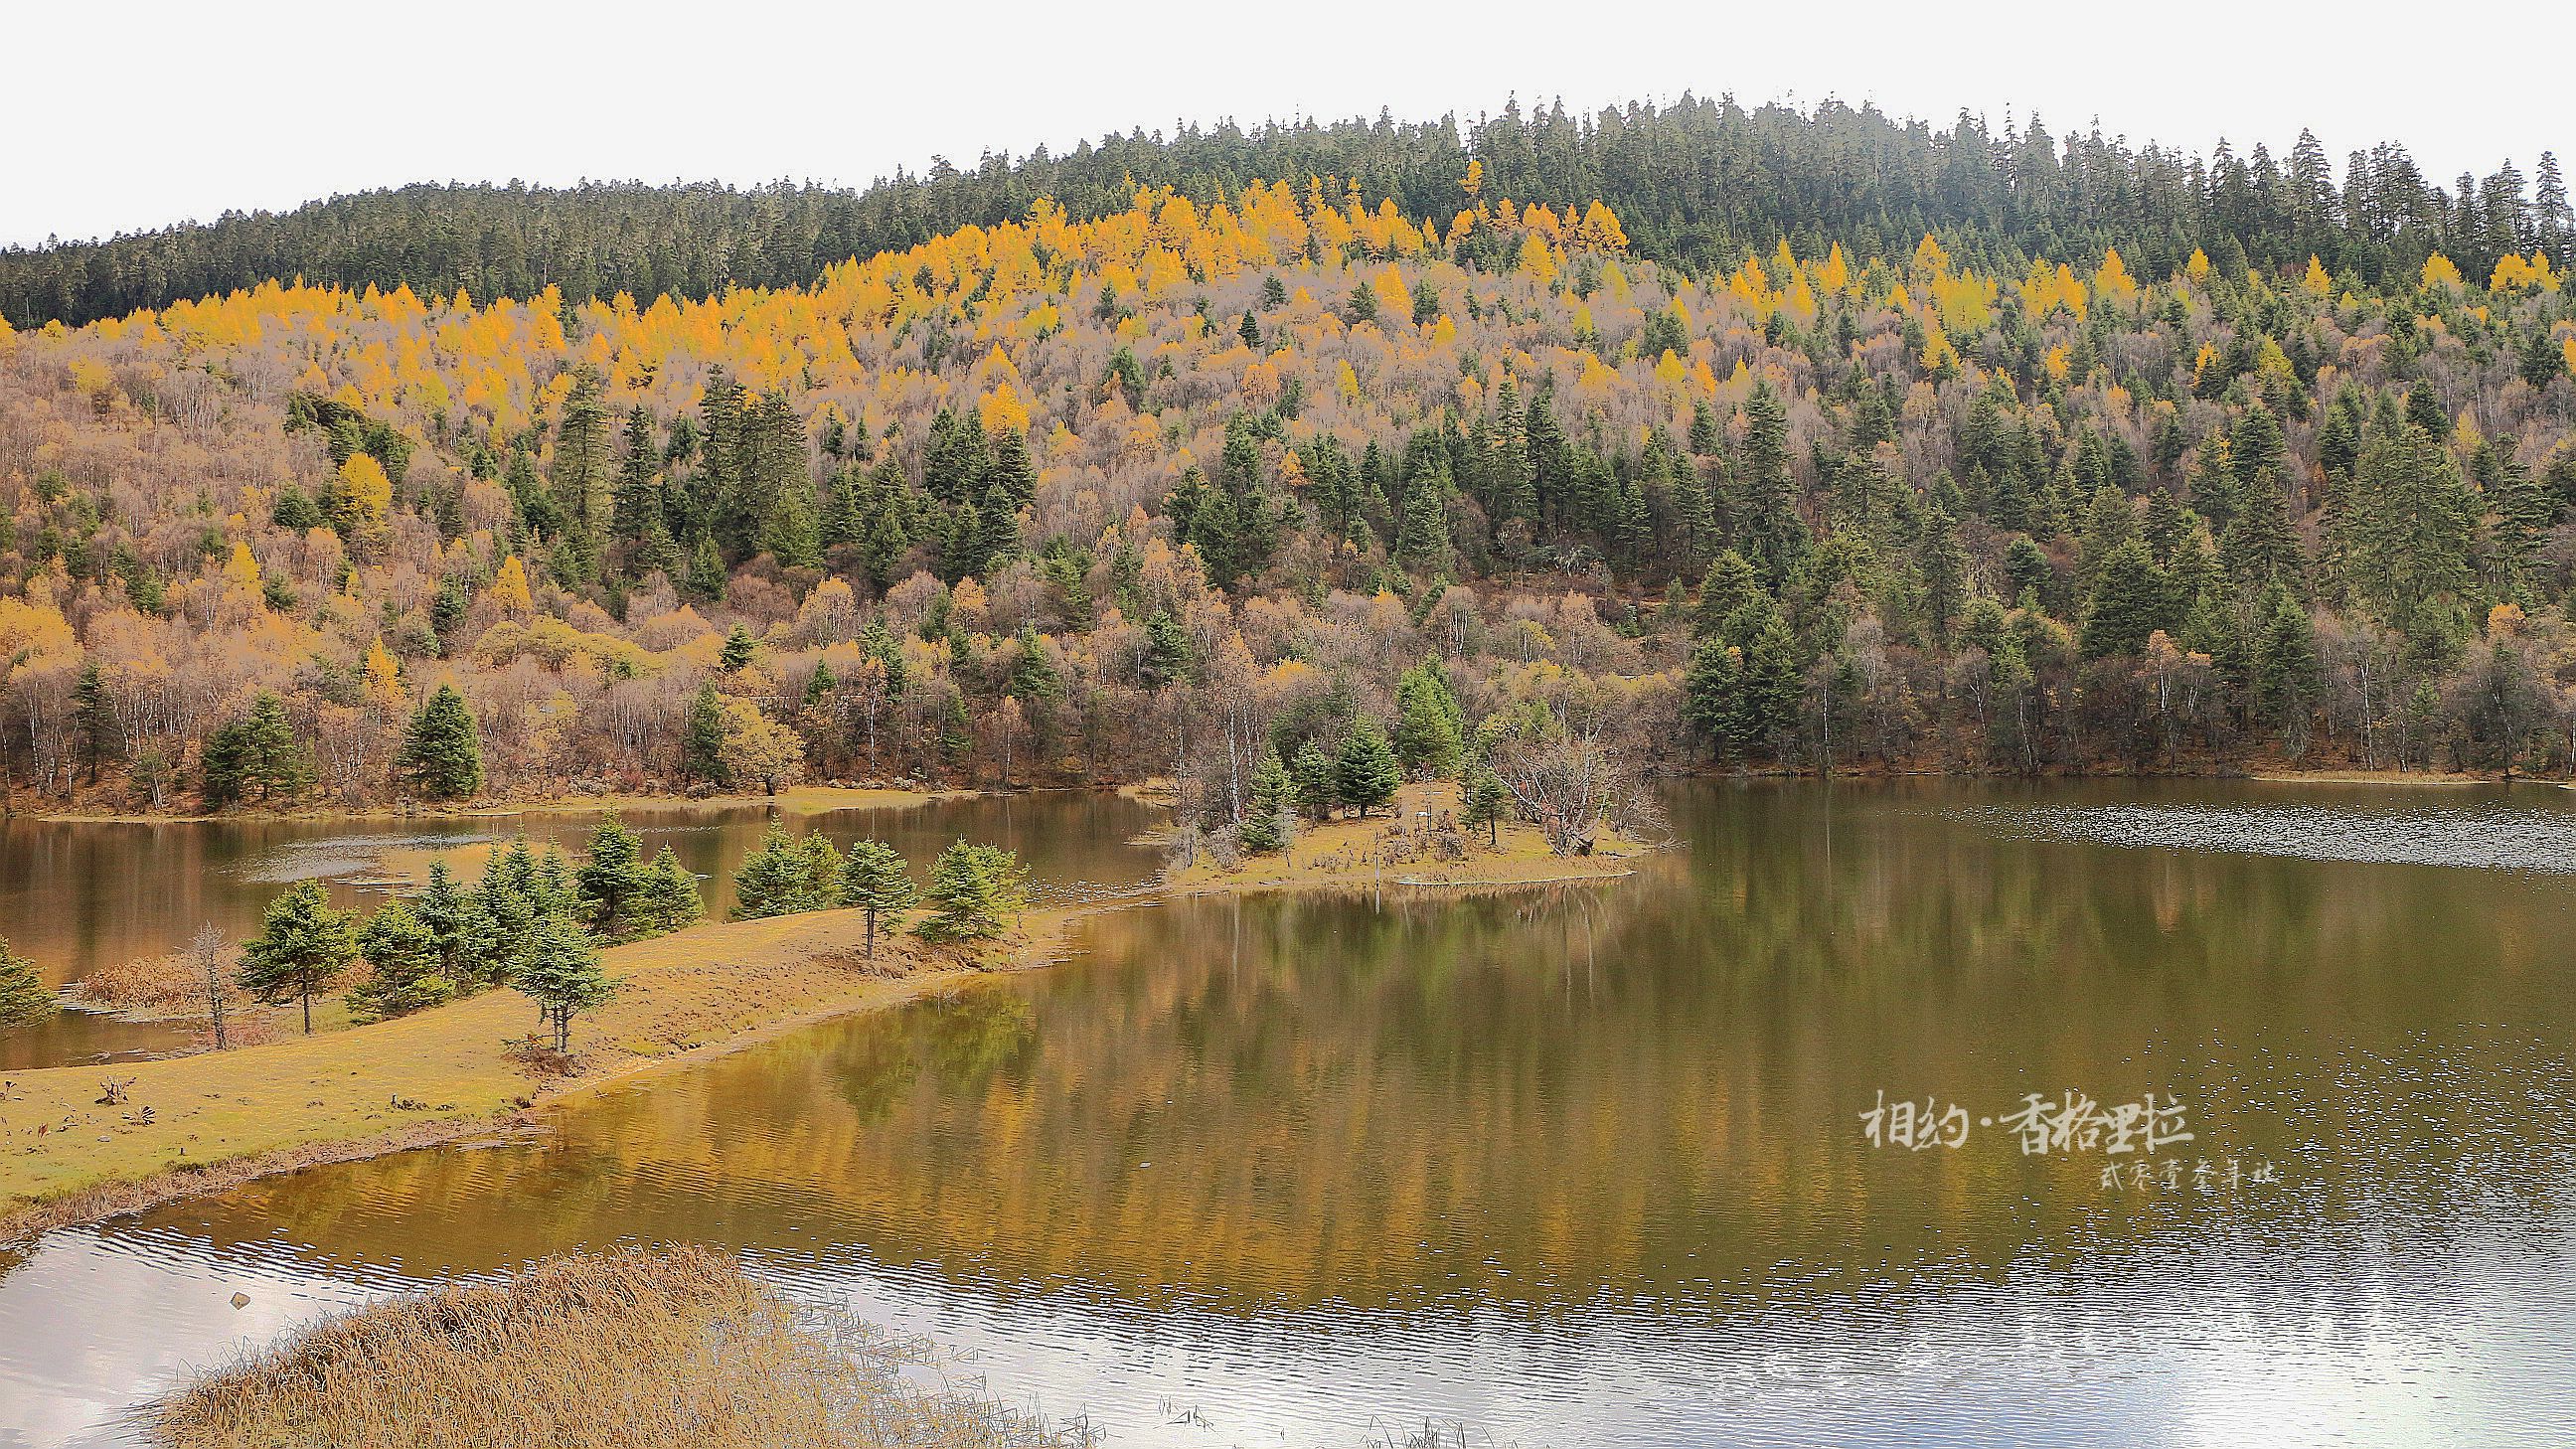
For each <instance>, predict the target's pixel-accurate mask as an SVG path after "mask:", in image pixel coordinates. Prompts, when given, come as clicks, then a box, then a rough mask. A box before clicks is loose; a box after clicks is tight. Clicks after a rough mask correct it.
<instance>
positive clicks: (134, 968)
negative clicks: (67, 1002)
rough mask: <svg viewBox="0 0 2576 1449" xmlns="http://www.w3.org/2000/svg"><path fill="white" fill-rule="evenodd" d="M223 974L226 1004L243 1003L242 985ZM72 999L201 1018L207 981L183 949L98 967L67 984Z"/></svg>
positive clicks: (145, 1013)
mask: <svg viewBox="0 0 2576 1449" xmlns="http://www.w3.org/2000/svg"><path fill="white" fill-rule="evenodd" d="M229 978H230V973H229V972H227V973H226V980H225V986H224V1000H225V1002H226V1004H227V1005H231V1004H237V1003H241V1002H243V1001H245V1000H246V999H247V998H245V997H244V996H243V994H242V992H241V988H239V987H238V986H235V985H233V984H231V981H230V979H229ZM71 996H72V1000H73V1001H75V1002H77V1003H79V1004H80V1005H82V1006H85V1007H88V1008H90V1009H91V1010H94V1011H114V1012H123V1013H126V1014H129V1015H133V1016H140V1017H180V1018H189V1017H203V1016H204V1015H205V1014H206V979H205V975H204V973H203V972H202V970H201V969H200V968H199V966H198V964H197V962H196V960H195V959H194V958H192V957H190V956H189V955H188V953H187V952H185V951H173V952H171V953H170V954H169V955H166V956H137V957H135V958H134V959H133V960H131V961H127V962H124V963H122V964H118V965H109V966H101V967H99V968H97V969H96V970H94V971H91V972H90V973H89V974H88V975H86V976H83V977H81V978H80V979H79V980H78V981H75V982H73V983H72V986H71Z"/></svg>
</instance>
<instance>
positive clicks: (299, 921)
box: [237, 880, 358, 1036]
mask: <svg viewBox="0 0 2576 1449" xmlns="http://www.w3.org/2000/svg"><path fill="white" fill-rule="evenodd" d="M357 959H358V933H357V931H356V929H355V928H354V927H352V926H351V925H350V924H349V918H348V917H346V916H344V915H342V914H340V913H339V912H338V911H335V910H333V909H331V898H330V896H329V894H328V893H326V892H325V891H324V890H323V889H322V883H321V882H320V881H318V880H308V881H305V882H303V883H302V884H300V885H297V886H295V887H294V888H293V889H291V890H289V891H287V892H286V893H285V894H284V895H281V896H279V897H278V898H277V899H275V900H273V901H270V902H269V903H268V909H267V910H266V911H264V912H262V913H261V915H260V923H259V934H258V935H257V936H255V937H252V938H251V940H250V941H249V942H248V943H247V944H245V945H244V946H243V947H242V963H241V972H240V975H239V977H238V978H237V979H238V980H239V981H240V982H241V986H242V989H243V990H244V991H247V992H249V993H250V994H251V995H253V996H256V997H258V998H259V999H260V1000H262V1001H264V1002H267V1003H268V1004H269V1005H271V1006H279V1005H283V1004H285V1003H286V1002H289V1001H300V1002H301V1003H303V1007H304V1033H305V1035H307V1036H310V1035H312V1034H313V998H314V997H315V996H318V995H320V994H321V993H322V992H325V991H328V990H330V989H331V987H332V986H333V985H334V984H335V983H337V982H338V981H339V979H340V978H341V976H343V975H344V974H346V973H347V971H348V969H349V966H350V964H351V963H352V962H354V961H356V960H357Z"/></svg>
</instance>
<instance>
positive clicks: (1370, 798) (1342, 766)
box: [1333, 714, 1404, 817]
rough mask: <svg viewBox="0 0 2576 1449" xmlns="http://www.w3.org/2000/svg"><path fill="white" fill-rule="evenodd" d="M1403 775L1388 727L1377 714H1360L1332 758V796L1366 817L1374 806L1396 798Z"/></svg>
mask: <svg viewBox="0 0 2576 1449" xmlns="http://www.w3.org/2000/svg"><path fill="white" fill-rule="evenodd" d="M1403 778H1404V773H1403V770H1402V769H1401V767H1399V766H1398V765H1397V763H1396V759H1395V747H1394V746H1392V745H1390V744H1388V743H1387V739H1386V731H1385V730H1384V729H1383V728H1381V727H1380V726H1379V725H1378V722H1377V718H1376V716H1374V715H1367V714H1363V715H1361V716H1360V717H1359V718H1358V719H1357V720H1356V721H1354V722H1353V723H1352V725H1351V732H1350V733H1349V734H1348V735H1347V736H1345V737H1344V738H1343V740H1342V750H1341V753H1340V755H1338V756H1336V757H1335V759H1334V761H1333V798H1334V799H1335V800H1337V801H1339V802H1341V803H1342V804H1344V805H1348V806H1350V807H1351V808H1352V809H1353V810H1355V811H1357V812H1358V813H1359V814H1360V815H1361V816H1363V817H1365V816H1366V815H1367V814H1368V813H1369V811H1370V809H1371V808H1373V807H1375V806H1379V805H1384V804H1386V803H1387V802H1388V801H1390V800H1393V799H1394V798H1395V787H1396V785H1397V784H1398V783H1399V782H1400V781H1402V780H1403Z"/></svg>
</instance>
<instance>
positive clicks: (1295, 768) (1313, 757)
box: [1289, 740, 1334, 820]
mask: <svg viewBox="0 0 2576 1449" xmlns="http://www.w3.org/2000/svg"><path fill="white" fill-rule="evenodd" d="M1289 773H1290V776H1291V778H1292V779H1293V780H1294V781H1295V786H1294V789H1293V792H1292V798H1293V799H1294V800H1295V801H1296V802H1297V813H1298V814H1300V815H1303V816H1305V817H1306V818H1307V819H1309V820H1329V819H1331V818H1332V815H1333V800H1334V794H1333V757H1332V756H1330V755H1328V754H1325V753H1324V747H1323V746H1322V745H1320V744H1317V743H1316V742H1315V741H1313V740H1308V741H1307V742H1306V743H1305V744H1303V745H1301V746H1299V747H1298V750H1297V759H1296V762H1295V763H1294V764H1293V765H1292V766H1291V767H1290V771H1289Z"/></svg>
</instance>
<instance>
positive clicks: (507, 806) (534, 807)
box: [0, 785, 981, 825]
mask: <svg viewBox="0 0 2576 1449" xmlns="http://www.w3.org/2000/svg"><path fill="white" fill-rule="evenodd" d="M978 793H981V792H978V791H974V790H967V789H946V788H942V789H916V788H912V787H908V786H900V785H792V786H789V787H788V788H787V789H784V790H781V791H779V792H778V793H777V794H775V795H761V794H744V793H740V792H735V791H727V792H725V793H723V794H716V795H679V794H669V793H657V792H645V793H641V794H631V793H624V792H609V793H605V794H599V795H539V796H533V797H530V798H528V799H524V800H477V801H468V802H466V803H463V804H448V805H414V806H411V807H409V808H404V807H401V806H393V805H384V806H373V807H369V808H366V809H360V810H344V809H339V808H336V807H330V806H313V807H310V808H307V809H300V810H219V811H205V810H199V811H189V812H173V813H167V814H154V813H151V812H148V811H140V812H138V811H131V810H79V809H71V810H25V811H10V810H0V819H23V820H32V821H35V822H37V823H39V824H44V825H214V824H224V823H228V822H238V823H241V824H245V825H277V824H331V823H335V822H345V823H349V824H361V823H366V822H371V821H404V820H491V819H501V820H506V819H510V818H512V817H515V816H520V815H583V814H592V813H597V812H601V811H608V810H707V809H739V808H741V807H743V806H747V805H763V806H774V807H776V808H777V809H779V810H780V811H782V812H784V813H787V814H791V815H816V814H822V813H825V812H828V811H833V810H864V809H898V808H910V807H912V806H915V805H927V804H930V803H932V802H934V801H938V800H964V799H971V798H973V797H974V796H975V795H977V794H978Z"/></svg>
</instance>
